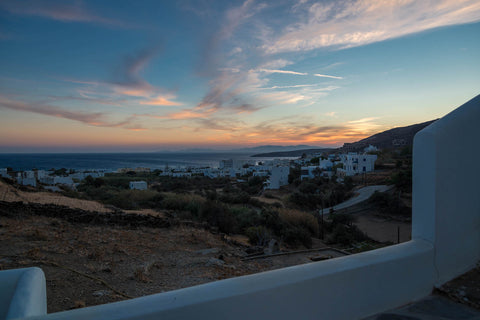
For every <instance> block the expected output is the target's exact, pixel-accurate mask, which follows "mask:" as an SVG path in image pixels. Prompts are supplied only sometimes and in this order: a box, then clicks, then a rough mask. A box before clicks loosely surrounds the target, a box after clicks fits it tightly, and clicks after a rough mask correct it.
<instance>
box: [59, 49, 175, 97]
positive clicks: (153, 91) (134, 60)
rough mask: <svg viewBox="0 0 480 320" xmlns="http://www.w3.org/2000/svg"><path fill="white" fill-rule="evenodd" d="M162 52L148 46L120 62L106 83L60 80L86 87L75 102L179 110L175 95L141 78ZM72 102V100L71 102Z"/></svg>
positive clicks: (81, 89)
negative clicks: (121, 103)
mask: <svg viewBox="0 0 480 320" xmlns="http://www.w3.org/2000/svg"><path fill="white" fill-rule="evenodd" d="M160 52H161V46H160V45H156V46H150V47H147V48H145V49H143V50H140V51H138V52H137V53H135V54H132V55H129V56H127V57H125V58H124V59H122V61H121V63H120V64H119V65H118V66H117V67H116V69H115V72H113V76H112V77H111V78H110V79H109V80H105V81H92V80H86V81H85V80H77V79H62V80H63V81H67V82H72V83H78V84H81V85H84V86H85V87H83V88H79V89H77V93H78V94H79V95H80V96H81V97H80V98H78V99H85V100H87V99H88V100H91V101H92V102H94V101H95V100H98V101H99V102H100V103H102V101H103V103H104V101H112V102H114V103H119V102H126V101H127V100H126V99H129V100H132V99H133V100H134V101H135V102H137V103H138V104H140V105H150V106H181V105H183V104H182V103H181V102H176V101H173V100H175V99H176V98H177V97H176V95H175V94H173V93H171V92H169V91H168V90H165V89H163V88H160V87H158V86H155V85H152V84H151V83H149V82H148V81H147V80H145V79H144V77H143V76H142V72H143V70H145V68H146V67H147V66H148V65H149V64H150V63H151V62H152V60H153V59H154V58H155V57H156V56H158V55H159V53H160ZM72 99H73V98H72Z"/></svg>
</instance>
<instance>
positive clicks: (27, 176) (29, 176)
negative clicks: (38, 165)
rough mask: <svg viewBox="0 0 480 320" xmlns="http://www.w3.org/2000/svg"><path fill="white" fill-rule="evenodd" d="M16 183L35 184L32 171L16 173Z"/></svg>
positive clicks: (34, 185) (35, 180)
mask: <svg viewBox="0 0 480 320" xmlns="http://www.w3.org/2000/svg"><path fill="white" fill-rule="evenodd" d="M17 183H18V184H21V185H23V186H32V187H36V186H37V179H36V178H35V172H34V171H23V172H18V173H17Z"/></svg>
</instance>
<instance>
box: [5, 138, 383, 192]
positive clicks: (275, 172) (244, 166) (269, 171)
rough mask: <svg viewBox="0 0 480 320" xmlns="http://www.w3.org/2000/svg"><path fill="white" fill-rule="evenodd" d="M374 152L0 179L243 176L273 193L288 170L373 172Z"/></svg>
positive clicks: (71, 184)
mask: <svg viewBox="0 0 480 320" xmlns="http://www.w3.org/2000/svg"><path fill="white" fill-rule="evenodd" d="M376 151H378V149H377V148H376V147H375V146H372V145H369V146H368V147H366V148H365V149H364V152H363V153H355V152H349V153H346V154H338V153H331V154H327V153H322V152H320V153H313V154H308V155H307V154H304V155H303V156H302V157H299V158H298V159H293V160H292V159H284V158H283V159H282V158H280V159H273V160H266V161H263V162H262V161H256V160H237V159H227V160H221V161H219V164H218V167H214V168H212V167H168V166H165V167H164V168H163V170H158V169H157V170H152V169H150V168H145V167H137V168H120V169H117V170H111V169H89V170H72V169H65V168H62V169H57V170H56V169H51V170H35V169H33V170H26V171H13V170H9V168H0V177H3V178H7V179H13V180H15V181H16V183H18V184H19V185H23V186H31V187H37V186H39V187H42V188H43V189H45V190H49V191H53V192H60V191H62V189H61V188H60V187H63V188H70V189H72V190H75V189H76V187H77V186H78V185H79V184H80V183H81V181H83V180H84V179H85V178H87V177H91V178H94V179H95V178H102V177H104V176H105V174H106V173H109V174H127V173H132V172H133V173H135V174H137V173H139V174H142V173H148V174H150V173H152V172H155V173H156V174H158V175H159V176H163V177H166V176H168V177H173V178H191V177H194V176H203V177H208V178H212V179H214V178H220V177H223V178H225V177H227V178H231V179H238V181H239V182H242V181H243V180H242V178H244V177H249V176H253V177H262V178H265V179H266V180H265V182H264V189H265V190H269V189H271V190H276V189H279V188H280V187H282V186H285V185H288V177H289V174H290V169H291V168H292V167H300V170H301V176H300V178H301V180H304V179H313V178H315V177H323V178H329V179H330V178H332V177H334V176H335V177H336V179H337V181H338V182H342V181H343V178H344V177H349V176H354V175H358V174H364V173H368V172H372V171H374V170H375V161H376V160H377V155H376V154H375V152H376ZM129 187H130V189H136V190H146V189H148V184H147V182H146V181H141V180H140V181H138V180H132V181H131V182H130V184H129Z"/></svg>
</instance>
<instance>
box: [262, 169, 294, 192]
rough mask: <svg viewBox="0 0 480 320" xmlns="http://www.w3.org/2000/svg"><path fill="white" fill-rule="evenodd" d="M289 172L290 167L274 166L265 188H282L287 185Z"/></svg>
mask: <svg viewBox="0 0 480 320" xmlns="http://www.w3.org/2000/svg"><path fill="white" fill-rule="evenodd" d="M289 174H290V167H287V166H283V167H273V168H272V170H271V175H270V178H269V179H268V181H267V185H266V187H265V189H280V187H281V186H285V185H287V184H288V175H289Z"/></svg>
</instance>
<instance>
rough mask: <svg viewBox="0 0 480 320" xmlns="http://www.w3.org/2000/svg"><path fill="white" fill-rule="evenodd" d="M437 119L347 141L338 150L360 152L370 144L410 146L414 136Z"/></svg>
mask: <svg viewBox="0 0 480 320" xmlns="http://www.w3.org/2000/svg"><path fill="white" fill-rule="evenodd" d="M435 121H436V120H430V121H427V122H422V123H417V124H413V125H410V126H406V127H398V128H393V129H390V130H387V131H383V132H380V133H377V134H374V135H373V136H370V137H368V138H365V139H362V140H360V141H357V142H353V143H345V144H344V145H343V147H341V148H339V149H338V151H340V152H358V151H362V150H363V149H364V148H365V147H368V146H369V145H373V146H375V147H377V148H379V149H390V148H397V147H402V146H410V145H412V144H413V137H414V136H415V134H416V133H417V132H418V131H420V130H422V129H423V128H425V127H426V126H428V125H430V124H432V123H433V122H435Z"/></svg>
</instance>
